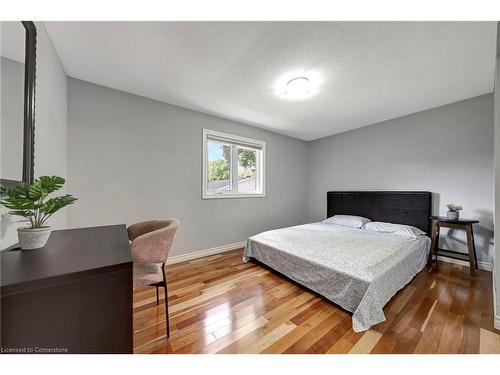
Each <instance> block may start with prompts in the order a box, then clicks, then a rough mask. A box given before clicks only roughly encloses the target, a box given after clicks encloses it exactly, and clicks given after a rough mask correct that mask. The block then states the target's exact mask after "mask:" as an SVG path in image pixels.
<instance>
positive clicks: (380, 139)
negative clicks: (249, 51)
mask: <svg viewBox="0 0 500 375" xmlns="http://www.w3.org/2000/svg"><path fill="white" fill-rule="evenodd" d="M493 112H494V105H493V95H491V94H489V95H483V96H479V97H475V98H472V99H469V100H465V101H461V102H457V103H452V104H449V105H446V106H442V107H438V108H434V109H431V110H427V111H423V112H419V113H415V114H412V115H409V116H405V117H400V118H397V119H394V120H390V121H386V122H382V123H379V124H375V125H371V126H368V127H365V128H361V129H356V130H353V131H349V132H346V133H342V134H338V135H334V136H331V137H328V138H323V139H320V140H317V141H314V142H311V143H310V145H309V159H308V165H309V175H308V181H309V186H308V216H309V220H311V221H317V220H322V219H324V218H325V217H326V192H327V191H329V190H424V191H431V192H433V193H434V195H433V201H434V207H433V214H441V215H444V214H445V213H446V204H447V203H456V204H461V205H463V207H464V210H463V211H462V213H461V215H462V216H463V217H472V218H478V219H479V220H480V221H481V222H480V225H479V226H475V227H474V230H475V231H476V233H475V239H476V247H477V251H478V259H479V260H480V261H484V262H488V263H491V262H492V258H493V250H492V239H491V237H492V230H493V186H492V185H493V184H492V179H493V149H494V141H493V127H494V126H493ZM448 234H449V237H448V238H446V239H445V240H444V242H445V244H442V246H443V247H445V248H446V247H449V246H451V247H453V248H455V249H458V250H463V251H465V250H466V246H465V236H464V234H463V233H462V231H454V232H451V231H450V232H449V233H448Z"/></svg>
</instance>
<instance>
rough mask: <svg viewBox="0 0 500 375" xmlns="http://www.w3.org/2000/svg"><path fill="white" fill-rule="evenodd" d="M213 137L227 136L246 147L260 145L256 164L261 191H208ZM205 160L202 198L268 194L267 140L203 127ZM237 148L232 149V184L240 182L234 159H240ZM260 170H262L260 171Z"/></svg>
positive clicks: (246, 196)
mask: <svg viewBox="0 0 500 375" xmlns="http://www.w3.org/2000/svg"><path fill="white" fill-rule="evenodd" d="M210 136H212V137H217V138H226V139H228V141H229V142H230V141H233V142H235V143H239V144H241V147H244V145H245V144H248V145H254V146H255V145H258V146H260V148H261V152H260V153H259V152H257V157H256V160H255V164H256V167H257V178H256V182H255V183H256V186H257V188H258V191H260V192H259V193H241V192H232V191H218V192H216V193H214V192H209V191H208V140H209V138H210ZM202 142H203V161H202V184H201V185H202V190H201V197H202V199H225V198H263V197H265V196H266V142H264V141H260V140H257V139H252V138H246V137H241V136H238V135H234V134H229V133H223V132H219V131H216V130H210V129H203V140H202ZM236 153H237V151H236V148H235V147H233V148H232V151H231V185H234V184H235V183H236V184H237V183H238V163H237V162H236V163H234V162H233V160H236V161H237V160H238V155H235V154H236ZM259 171H260V172H259Z"/></svg>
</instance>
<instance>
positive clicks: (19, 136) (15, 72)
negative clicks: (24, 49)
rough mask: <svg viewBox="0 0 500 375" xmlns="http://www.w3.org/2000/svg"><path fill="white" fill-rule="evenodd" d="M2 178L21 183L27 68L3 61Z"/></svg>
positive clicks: (1, 61)
mask: <svg viewBox="0 0 500 375" xmlns="http://www.w3.org/2000/svg"><path fill="white" fill-rule="evenodd" d="M0 72H1V84H2V88H1V90H2V92H1V111H0V112H1V118H0V121H1V124H2V126H1V128H0V139H1V143H0V151H1V154H0V162H1V165H0V170H1V174H0V175H1V176H2V178H6V179H9V180H20V179H21V178H22V167H23V149H22V147H20V146H22V144H23V121H24V120H23V116H24V64H21V63H19V62H17V61H14V60H11V59H7V58H5V57H0Z"/></svg>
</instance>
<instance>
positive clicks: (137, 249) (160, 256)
mask: <svg viewBox="0 0 500 375" xmlns="http://www.w3.org/2000/svg"><path fill="white" fill-rule="evenodd" d="M178 227H179V221H178V220H176V219H167V220H152V221H144V222H141V223H137V224H133V225H131V226H129V227H128V228H127V232H128V238H129V240H130V241H132V242H131V243H130V247H131V252H132V259H133V261H134V288H137V287H140V286H147V285H150V286H154V287H156V304H157V305H159V304H160V298H159V294H158V288H159V287H162V288H165V314H166V323H167V337H170V324H169V321H168V291H167V278H166V276H165V263H166V262H167V257H168V254H169V252H170V249H171V248H172V243H173V242H174V237H175V233H176V232H177V228H178Z"/></svg>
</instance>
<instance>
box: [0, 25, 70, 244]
mask: <svg viewBox="0 0 500 375" xmlns="http://www.w3.org/2000/svg"><path fill="white" fill-rule="evenodd" d="M35 25H36V28H37V47H36V52H37V55H36V59H37V61H36V88H35V107H36V110H35V166H34V171H35V177H37V176H42V175H59V176H63V177H66V176H67V174H68V156H67V154H68V143H67V140H68V138H67V128H68V99H67V98H68V87H67V77H66V73H65V71H64V69H63V67H62V65H61V62H60V61H59V58H58V56H57V54H56V52H55V50H54V48H53V46H52V42H51V41H50V39H49V37H48V35H47V32H46V31H45V28H44V26H43V23H42V22H35ZM63 193H64V191H63ZM14 220H17V219H16V218H12V217H9V216H8V215H7V214H6V210H5V209H3V208H2V220H1V234H0V240H1V243H0V248H1V249H5V248H7V247H9V246H11V245H13V244H15V243H16V242H17V233H16V228H17V227H18V226H19V224H18V223H15V222H14ZM49 224H50V225H51V226H53V227H54V229H60V228H65V227H66V224H67V211H66V210H62V211H61V212H58V213H56V214H55V215H54V216H53V217H52V218H51V220H50V222H49Z"/></svg>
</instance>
